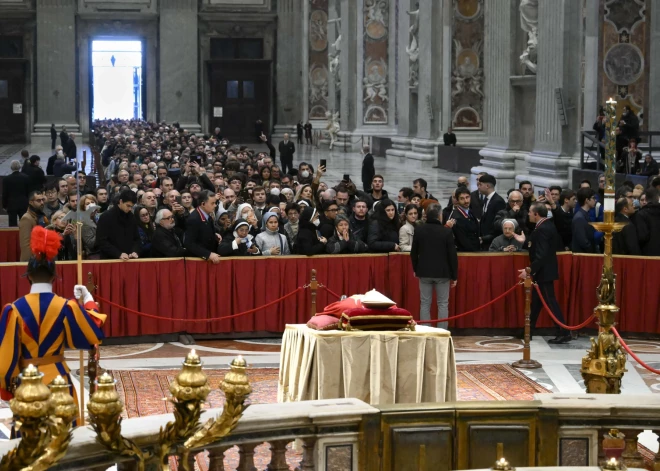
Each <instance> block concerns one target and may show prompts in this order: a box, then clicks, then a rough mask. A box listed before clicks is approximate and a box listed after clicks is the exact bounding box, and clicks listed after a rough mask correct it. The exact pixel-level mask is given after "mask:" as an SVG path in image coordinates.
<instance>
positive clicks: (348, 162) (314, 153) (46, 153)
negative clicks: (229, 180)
mask: <svg viewBox="0 0 660 471" xmlns="http://www.w3.org/2000/svg"><path fill="white" fill-rule="evenodd" d="M249 146H250V147H251V148H253V149H255V150H258V151H262V150H263V151H267V148H266V146H265V145H264V146H259V145H256V144H255V145H253V144H249ZM22 149H27V150H28V152H30V155H33V154H36V155H39V156H40V157H41V159H42V167H43V168H45V166H46V160H47V159H48V157H50V156H51V155H53V151H51V150H50V149H49V148H48V147H44V146H31V145H27V146H24V147H23V146H20V145H3V146H0V175H7V174H9V173H11V172H10V167H9V166H10V163H11V161H12V160H15V159H18V160H20V155H21V150H22ZM83 150H87V151H88V156H89V155H90V152H89V147H88V146H87V145H86V144H83V145H79V146H78V152H79V153H82V151H83ZM80 157H81V158H82V154H81V155H80ZM321 159H326V160H327V169H328V170H327V173H326V176H325V177H324V178H323V181H325V182H326V183H328V185H330V186H333V185H335V184H337V183H339V181H341V179H342V177H343V175H344V174H346V173H347V174H349V175H350V177H351V180H353V181H354V182H356V183H357V184H358V188H360V187H361V184H360V178H361V169H362V155H361V154H359V153H358V152H350V153H343V152H340V151H338V150H333V151H329V150H328V149H327V147H322V148H320V149H317V148H316V147H314V146H311V145H299V146H298V150H297V152H296V154H295V155H294V162H293V163H294V165H295V166H298V164H299V163H300V162H302V161H305V162H308V163H311V164H312V165H313V166H314V168H316V167H318V165H319V162H320V161H321ZM88 160H89V157H88ZM278 160H279V159H278ZM278 164H279V162H278ZM375 167H376V173H377V174H380V175H383V177H384V178H385V189H386V190H387V191H388V193H389V194H390V197H391V198H393V199H394V200H395V201H396V197H397V195H398V193H399V189H401V188H403V187H406V186H408V187H411V188H412V185H413V184H412V182H413V180H415V179H416V178H424V179H425V180H426V181H427V182H428V191H429V192H430V193H431V194H433V195H434V196H435V197H436V198H438V200H439V201H440V203H441V204H442V205H443V206H444V205H445V203H446V202H447V200H448V199H449V195H450V193H451V191H452V190H453V189H454V188H455V187H456V180H457V178H458V176H459V175H458V174H455V173H452V172H447V171H445V170H441V169H431V170H426V171H423V172H422V171H412V170H410V169H409V168H407V167H406V165H405V164H400V163H396V162H392V161H391V160H389V161H388V159H386V158H379V157H377V158H376V159H375ZM360 189H361V188H360ZM6 226H7V217H6V216H0V227H6Z"/></svg>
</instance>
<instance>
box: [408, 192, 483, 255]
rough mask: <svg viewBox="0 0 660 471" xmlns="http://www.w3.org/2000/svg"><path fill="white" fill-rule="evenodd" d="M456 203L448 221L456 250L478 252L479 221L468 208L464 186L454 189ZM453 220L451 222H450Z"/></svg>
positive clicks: (479, 244) (468, 195)
mask: <svg viewBox="0 0 660 471" xmlns="http://www.w3.org/2000/svg"><path fill="white" fill-rule="evenodd" d="M455 195H456V204H455V205H454V210H453V211H452V213H451V216H450V218H451V219H450V220H449V221H448V223H450V225H451V224H453V226H452V230H453V231H454V239H455V240H456V250H458V251H459V252H479V248H480V246H481V243H480V242H479V221H477V218H476V217H474V214H473V213H472V209H471V208H470V201H471V200H470V190H468V189H467V188H465V187H461V188H457V189H456V191H455ZM450 221H453V222H450ZM413 240H414V238H413Z"/></svg>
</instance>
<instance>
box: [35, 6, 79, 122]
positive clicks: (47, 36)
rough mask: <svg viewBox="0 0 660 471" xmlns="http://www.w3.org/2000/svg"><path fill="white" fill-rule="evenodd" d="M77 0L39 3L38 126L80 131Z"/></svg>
mask: <svg viewBox="0 0 660 471" xmlns="http://www.w3.org/2000/svg"><path fill="white" fill-rule="evenodd" d="M76 3H77V2H76V0H37V2H36V8H37V43H36V58H37V60H36V63H37V67H36V77H37V80H36V83H37V103H36V111H37V116H36V120H35V121H36V124H35V131H37V132H40V131H43V132H47V131H48V129H49V128H50V125H51V123H55V124H56V125H57V126H58V130H59V126H60V125H62V124H66V125H67V128H69V130H77V129H78V117H77V115H76V99H77V97H76V80H75V77H76Z"/></svg>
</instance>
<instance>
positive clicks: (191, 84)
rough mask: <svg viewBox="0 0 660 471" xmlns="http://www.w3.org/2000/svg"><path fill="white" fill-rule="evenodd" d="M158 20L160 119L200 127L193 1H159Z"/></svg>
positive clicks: (194, 2) (195, 14)
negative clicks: (174, 58)
mask: <svg viewBox="0 0 660 471" xmlns="http://www.w3.org/2000/svg"><path fill="white" fill-rule="evenodd" d="M159 21H160V23H159V28H160V44H159V48H158V50H159V52H160V95H159V100H160V119H161V120H165V121H167V122H174V121H178V122H179V123H180V124H181V127H184V128H186V129H190V130H200V129H201V127H200V125H199V121H200V119H199V103H198V84H199V80H198V73H197V70H198V69H197V64H198V60H197V51H198V50H199V47H198V40H197V37H198V34H197V1H195V0H160V20H159ZM173 57H176V58H177V59H176V60H175V61H173V60H172V58H173Z"/></svg>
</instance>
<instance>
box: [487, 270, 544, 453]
mask: <svg viewBox="0 0 660 471" xmlns="http://www.w3.org/2000/svg"><path fill="white" fill-rule="evenodd" d="M531 271H532V270H531V269H530V268H529V267H527V278H525V281H524V285H523V286H524V287H525V345H524V347H523V357H522V360H518V361H516V362H514V363H512V364H511V366H513V367H514V368H526V369H536V368H541V366H543V365H541V363H539V362H538V361H536V360H532V357H531V351H530V348H529V341H530V333H531V329H532V327H531V322H530V319H529V318H530V315H531V313H532V278H531V277H530V276H529V275H530V273H531ZM499 458H501V456H498V459H499Z"/></svg>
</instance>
